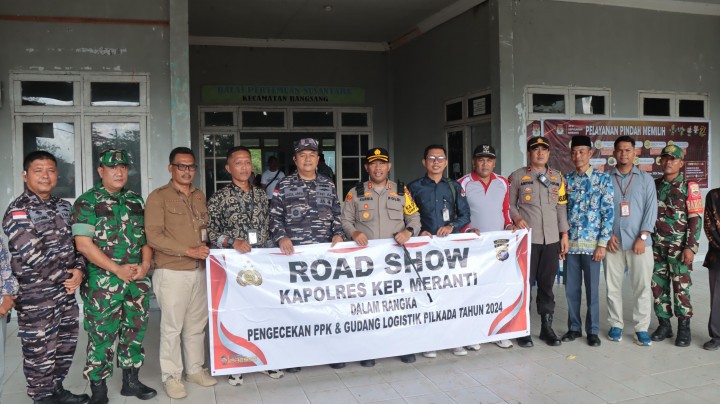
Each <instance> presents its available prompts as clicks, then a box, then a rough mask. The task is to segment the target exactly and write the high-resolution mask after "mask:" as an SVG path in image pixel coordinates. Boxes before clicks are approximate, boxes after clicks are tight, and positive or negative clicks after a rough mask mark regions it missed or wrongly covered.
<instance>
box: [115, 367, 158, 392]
mask: <svg viewBox="0 0 720 404" xmlns="http://www.w3.org/2000/svg"><path fill="white" fill-rule="evenodd" d="M139 372H140V368H130V369H123V383H122V389H120V394H121V395H123V396H126V397H137V398H139V399H141V400H149V399H151V398H153V397H155V396H156V395H157V391H155V389H151V388H150V387H148V386H146V385H144V384H142V383H141V382H140V380H138V373H139Z"/></svg>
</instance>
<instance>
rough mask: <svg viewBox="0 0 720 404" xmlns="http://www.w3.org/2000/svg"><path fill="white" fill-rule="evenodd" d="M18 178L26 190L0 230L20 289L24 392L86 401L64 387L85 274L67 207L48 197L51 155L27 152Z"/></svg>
mask: <svg viewBox="0 0 720 404" xmlns="http://www.w3.org/2000/svg"><path fill="white" fill-rule="evenodd" d="M22 178H23V181H24V182H25V184H26V189H25V191H24V192H23V193H22V194H21V195H20V196H19V197H17V198H16V199H15V200H14V201H12V202H11V203H10V206H8V209H7V211H6V212H5V217H4V218H3V230H4V231H5V234H6V235H7V237H8V246H9V250H10V253H11V254H12V260H11V266H12V271H13V273H14V275H15V278H16V279H17V281H18V283H19V286H20V290H19V294H18V297H17V299H16V300H15V303H16V305H17V306H16V310H17V312H18V327H19V331H18V336H19V337H20V343H21V345H22V352H23V372H24V373H25V380H26V383H27V393H28V396H30V398H31V399H32V400H33V401H34V402H35V403H85V402H87V401H88V400H89V397H88V395H87V394H80V395H75V394H72V393H70V392H69V391H67V390H65V389H64V388H63V380H65V376H67V373H68V370H69V369H70V365H72V358H73V355H74V354H75V347H76V345H77V335H78V314H79V312H78V305H77V302H76V300H75V290H76V289H77V287H78V286H79V285H80V282H81V281H82V279H83V272H84V271H85V261H84V260H83V259H82V256H80V254H76V253H75V245H74V244H73V238H72V230H71V227H70V226H71V216H70V210H71V209H72V207H71V205H70V203H69V202H67V201H65V200H63V199H60V198H57V197H55V196H53V195H52V194H51V192H52V191H53V189H54V188H55V186H56V185H57V180H58V172H57V161H56V159H55V156H53V155H52V154H50V153H48V152H45V151H34V152H31V153H29V154H28V155H27V156H26V157H25V160H24V161H23V172H22ZM0 321H2V322H5V318H2V319H0ZM0 366H2V365H0Z"/></svg>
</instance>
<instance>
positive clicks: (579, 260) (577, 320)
mask: <svg viewBox="0 0 720 404" xmlns="http://www.w3.org/2000/svg"><path fill="white" fill-rule="evenodd" d="M592 257H593V256H592V255H590V254H567V255H566V256H565V263H564V266H565V279H567V285H565V296H566V298H567V305H568V330H569V331H578V332H579V331H581V329H582V316H581V314H580V305H581V301H582V285H583V282H584V283H585V301H586V302H587V312H585V332H586V333H587V334H598V333H599V332H600V298H599V291H598V289H599V288H600V261H593V260H592Z"/></svg>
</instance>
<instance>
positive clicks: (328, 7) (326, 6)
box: [323, 4, 333, 12]
mask: <svg viewBox="0 0 720 404" xmlns="http://www.w3.org/2000/svg"><path fill="white" fill-rule="evenodd" d="M323 10H325V11H327V12H330V11H333V6H331V5H329V4H326V5H325V6H324V7H323Z"/></svg>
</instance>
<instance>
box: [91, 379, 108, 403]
mask: <svg viewBox="0 0 720 404" xmlns="http://www.w3.org/2000/svg"><path fill="white" fill-rule="evenodd" d="M90 391H91V392H92V397H91V398H90V402H89V404H107V403H108V396H107V384H105V379H103V380H100V381H99V382H95V381H91V382H90Z"/></svg>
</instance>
